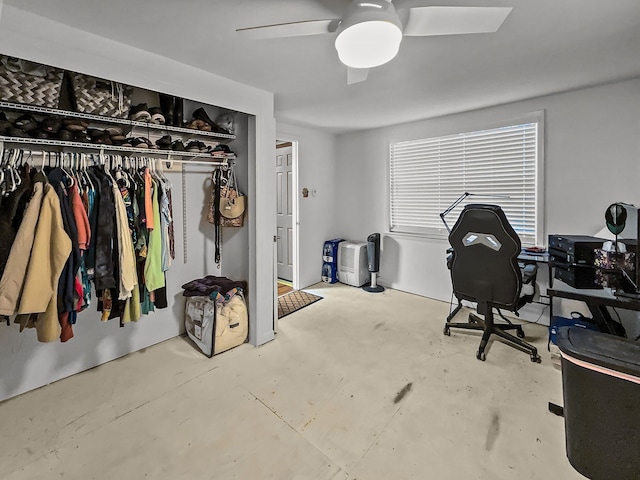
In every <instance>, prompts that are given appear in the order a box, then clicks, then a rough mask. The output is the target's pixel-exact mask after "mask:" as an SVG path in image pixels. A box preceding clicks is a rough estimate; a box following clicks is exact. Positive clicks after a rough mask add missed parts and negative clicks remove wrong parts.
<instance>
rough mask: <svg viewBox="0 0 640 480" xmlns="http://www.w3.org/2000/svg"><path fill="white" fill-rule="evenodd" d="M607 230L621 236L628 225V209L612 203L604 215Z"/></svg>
mask: <svg viewBox="0 0 640 480" xmlns="http://www.w3.org/2000/svg"><path fill="white" fill-rule="evenodd" d="M604 219H605V220H606V222H607V228H608V229H609V231H610V232H611V233H613V234H614V235H619V234H620V233H622V231H623V230H624V226H625V225H626V223H627V209H626V208H624V205H622V204H621V203H612V204H611V205H609V206H608V207H607V211H606V213H605V214H604Z"/></svg>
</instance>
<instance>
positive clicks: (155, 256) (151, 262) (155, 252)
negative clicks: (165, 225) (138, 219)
mask: <svg viewBox="0 0 640 480" xmlns="http://www.w3.org/2000/svg"><path fill="white" fill-rule="evenodd" d="M152 186H153V193H152V196H151V198H152V204H151V211H152V215H151V216H152V217H153V224H154V225H157V226H158V228H154V229H153V230H150V231H149V247H148V249H147V258H146V260H145V265H144V280H145V284H146V286H147V289H148V290H149V292H153V291H154V290H157V289H159V288H162V287H164V285H165V281H164V273H163V271H162V231H161V230H162V229H161V228H160V206H159V204H158V185H157V184H156V183H155V182H154V181H152ZM148 218H149V212H148V211H147V219H148ZM148 228H149V227H148V222H147V229H148Z"/></svg>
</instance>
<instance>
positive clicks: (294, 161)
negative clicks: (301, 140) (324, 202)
mask: <svg viewBox="0 0 640 480" xmlns="http://www.w3.org/2000/svg"><path fill="white" fill-rule="evenodd" d="M280 143H291V167H292V168H291V195H292V197H291V209H292V217H293V218H292V229H293V235H292V243H293V249H292V250H293V252H292V255H293V278H292V284H293V289H294V290H299V289H300V261H299V258H298V257H299V252H300V247H299V243H298V242H299V238H300V232H299V229H300V218H299V212H300V209H299V200H300V199H299V194H298V171H299V169H298V140H296V139H295V138H291V137H289V136H288V135H279V134H278V135H277V136H276V155H277V151H278V149H277V145H278V144H280ZM272 161H274V162H275V157H274V158H273V160H272ZM274 181H275V177H274ZM275 215H276V212H275V210H274V218H275ZM276 249H277V243H276V242H275V238H274V258H273V267H274V274H273V275H274V278H273V285H274V316H273V327H274V331H275V332H276V333H277V331H278V328H277V326H278V264H277V263H278V255H277V252H276Z"/></svg>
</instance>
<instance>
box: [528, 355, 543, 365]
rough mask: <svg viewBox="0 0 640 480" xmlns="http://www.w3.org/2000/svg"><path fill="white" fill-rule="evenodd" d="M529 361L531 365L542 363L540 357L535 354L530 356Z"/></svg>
mask: <svg viewBox="0 0 640 480" xmlns="http://www.w3.org/2000/svg"><path fill="white" fill-rule="evenodd" d="M531 361H532V362H533V363H542V358H540V355H538V354H537V353H535V354H533V355H531Z"/></svg>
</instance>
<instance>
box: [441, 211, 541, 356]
mask: <svg viewBox="0 0 640 480" xmlns="http://www.w3.org/2000/svg"><path fill="white" fill-rule="evenodd" d="M449 243H450V244H451V249H450V251H452V252H451V255H450V257H449V259H448V263H449V268H450V270H451V281H452V283H453V293H454V295H455V296H456V298H457V299H458V305H457V307H456V308H455V309H454V310H453V311H452V312H451V313H450V314H449V316H448V317H447V322H446V323H445V326H444V334H445V335H450V334H451V333H450V331H449V329H451V328H463V329H467V330H482V331H483V332H484V333H483V334H482V340H481V341H480V347H479V348H478V352H477V354H476V357H477V358H478V360H483V361H484V360H485V352H484V350H485V347H486V346H487V343H488V341H489V338H490V337H491V335H492V334H496V335H498V336H499V337H501V338H503V339H504V340H506V341H507V344H508V345H510V346H512V347H514V348H518V349H520V350H522V351H524V352H527V353H529V355H530V356H531V361H532V362H540V356H539V355H538V351H537V349H536V348H535V347H534V346H533V345H530V344H528V343H527V342H525V341H524V340H522V338H524V331H523V330H522V326H520V325H514V324H512V323H511V322H510V321H509V320H508V319H507V318H505V317H504V316H503V315H502V314H501V313H500V310H499V309H505V310H509V311H511V312H514V313H515V314H516V315H517V312H518V309H520V307H522V305H524V304H525V303H527V302H530V301H531V300H532V299H533V290H534V289H531V288H530V287H531V285H533V286H534V287H535V274H536V266H535V265H527V266H526V267H525V269H524V272H523V271H521V269H520V267H519V266H518V255H519V254H520V248H521V246H520V238H519V237H518V234H517V233H516V232H515V230H514V229H513V227H511V225H510V224H509V221H508V220H507V217H506V216H505V214H504V212H503V211H502V209H501V208H500V207H499V206H497V205H480V204H470V205H467V206H466V207H465V208H464V210H463V211H462V213H461V214H460V217H459V218H458V221H457V222H456V224H455V225H454V226H453V229H452V230H451V233H450V234H449ZM523 273H524V275H525V277H526V281H527V282H528V283H529V290H530V292H529V294H528V295H524V296H523V295H521V293H522V290H523V288H522V286H523ZM462 300H468V301H471V302H476V303H477V311H478V313H479V314H481V315H484V319H483V318H481V317H479V316H477V315H475V314H474V313H470V314H469V321H468V323H452V322H451V320H452V319H453V317H454V316H455V315H456V314H457V313H458V312H459V311H460V309H461V308H462ZM494 308H495V309H497V310H498V313H499V314H500V316H501V317H502V318H503V319H504V320H505V321H506V322H507V323H505V324H495V323H494V319H493V310H494ZM507 330H516V332H517V335H518V337H520V338H518V337H516V336H514V335H511V334H510V333H508V332H507Z"/></svg>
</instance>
